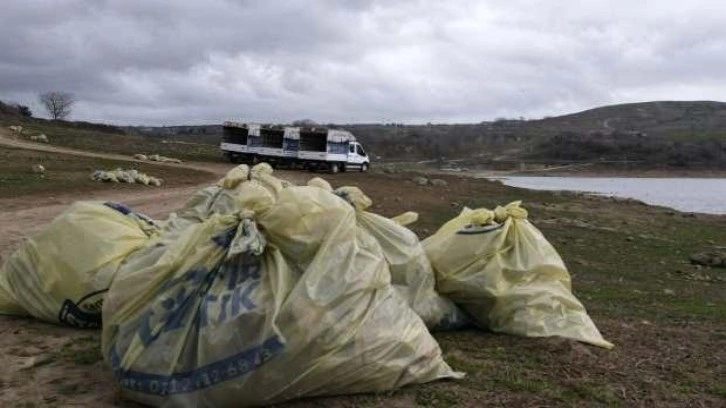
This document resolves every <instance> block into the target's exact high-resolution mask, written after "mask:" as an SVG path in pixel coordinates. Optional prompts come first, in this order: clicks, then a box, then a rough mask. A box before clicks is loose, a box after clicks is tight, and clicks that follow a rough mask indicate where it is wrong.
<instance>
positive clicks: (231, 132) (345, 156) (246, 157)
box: [220, 122, 370, 173]
mask: <svg viewBox="0 0 726 408" xmlns="http://www.w3.org/2000/svg"><path fill="white" fill-rule="evenodd" d="M220 148H221V150H222V153H223V154H224V155H225V156H226V157H227V158H228V159H229V160H230V161H231V162H233V163H259V162H268V163H270V164H271V165H273V166H275V165H282V166H289V167H295V166H301V167H303V168H307V169H310V170H322V169H327V170H329V171H330V172H331V173H337V172H339V171H346V170H352V169H357V170H360V171H368V168H369V166H370V158H369V157H368V154H367V153H366V152H365V150H363V146H361V144H360V143H358V141H356V139H355V136H353V134H352V133H350V132H348V131H346V130H338V129H327V128H321V127H290V126H260V125H255V124H246V123H239V122H225V123H224V126H223V133H222V143H221V145H220Z"/></svg>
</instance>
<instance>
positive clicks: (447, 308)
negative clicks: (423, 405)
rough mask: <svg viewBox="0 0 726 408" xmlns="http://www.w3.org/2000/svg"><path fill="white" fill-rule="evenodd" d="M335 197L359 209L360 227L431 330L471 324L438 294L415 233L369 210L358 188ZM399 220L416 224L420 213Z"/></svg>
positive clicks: (343, 189)
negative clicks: (375, 244)
mask: <svg viewBox="0 0 726 408" xmlns="http://www.w3.org/2000/svg"><path fill="white" fill-rule="evenodd" d="M335 194H337V195H338V196H340V197H342V198H344V199H345V200H346V201H348V202H349V203H350V204H351V205H352V206H353V207H354V208H355V210H356V221H357V223H358V225H359V226H360V227H361V228H363V229H364V230H365V231H367V232H368V233H369V234H371V235H372V236H373V237H374V238H375V239H376V240H377V241H378V243H379V244H380V246H381V248H382V249H383V255H384V257H385V259H386V262H387V263H388V265H389V267H390V271H391V282H392V283H393V284H394V287H395V288H396V290H398V292H399V293H400V294H401V295H402V296H403V297H404V298H405V299H406V300H407V301H408V304H409V305H410V306H411V308H412V309H413V310H414V311H415V312H416V313H417V314H418V315H419V316H420V317H421V319H423V321H424V322H425V323H426V326H427V327H429V328H430V329H432V330H445V329H455V328H460V327H463V326H465V325H467V324H468V323H469V321H468V318H467V317H466V316H465V314H464V313H463V312H462V311H461V310H459V308H458V307H457V306H456V305H455V304H454V303H453V302H452V301H451V300H449V299H447V298H445V297H443V296H441V295H439V294H438V293H436V288H435V286H436V278H435V276H434V271H433V269H432V268H431V263H430V262H429V260H428V258H427V257H426V253H425V252H424V249H423V247H422V246H421V243H420V242H419V239H418V236H416V234H415V233H414V232H413V231H411V230H409V229H408V228H406V227H404V226H403V225H401V224H400V223H399V222H396V221H395V220H393V219H389V218H386V217H383V216H380V215H378V214H374V213H370V212H367V211H365V210H366V209H367V208H368V207H370V206H371V205H372V204H373V202H372V201H371V199H370V198H368V196H366V195H365V194H364V193H363V191H361V190H360V189H359V188H358V187H340V188H338V189H336V190H335ZM399 217H400V218H399V219H401V220H403V221H409V222H412V220H413V221H415V219H416V218H418V214H416V213H413V212H407V213H404V214H402V215H401V216H399Z"/></svg>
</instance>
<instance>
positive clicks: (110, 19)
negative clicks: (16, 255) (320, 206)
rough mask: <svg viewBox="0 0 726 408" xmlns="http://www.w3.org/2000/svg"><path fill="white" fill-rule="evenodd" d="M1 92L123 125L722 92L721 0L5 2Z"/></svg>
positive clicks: (441, 111) (491, 112)
mask: <svg viewBox="0 0 726 408" xmlns="http://www.w3.org/2000/svg"><path fill="white" fill-rule="evenodd" d="M0 8H1V12H0V99H2V100H13V101H18V102H21V103H26V104H30V105H32V106H33V107H34V108H35V110H36V111H39V109H40V108H39V107H38V106H37V104H36V103H35V99H36V95H37V93H38V92H42V91H46V90H63V91H69V92H73V93H75V94H76V95H77V98H78V100H79V102H78V104H77V106H76V110H75V112H74V115H73V116H74V118H76V119H82V120H94V121H104V122H114V123H123V124H174V123H216V122H220V121H222V120H225V119H231V118H236V119H240V120H254V121H290V120H294V119H299V118H313V119H316V120H320V121H326V122H327V121H335V122H365V121H404V122H428V121H433V122H465V121H480V120H486V119H492V118H494V117H498V116H520V115H522V116H527V117H538V116H542V115H551V114H560V113H567V112H571V111H575V110H580V109H586V108H589V107H593V106H597V105H601V104H607V103H619V102H632V101H642V100H652V99H671V100H677V99H699V100H706V99H708V100H724V99H726V85H723V84H724V83H726V82H725V81H724V79H725V78H724V76H726V74H724V73H723V69H722V68H721V67H723V66H724V64H725V63H726V52H725V51H726V24H725V23H726V3H723V2H718V1H698V0H694V1H691V2H689V3H683V2H675V1H665V0H664V1H659V2H633V1H622V0H611V1H604V0H603V1H600V0H590V1H587V2H582V1H574V0H563V1H558V2H544V1H540V2H533V1H526V0H509V1H505V0H492V1H487V2H483V1H476V0H468V1H467V0H462V1H448V2H437V1H423V0H422V1H401V2H384V1H333V0H329V1H285V2H263V1H252V0H250V1H232V0H228V1H225V0H211V1H204V2H202V1H191V0H183V1H182V0H179V1H175V2H165V1H152V0H125V1H110V0H106V1H97V0H5V1H3V2H2V5H0Z"/></svg>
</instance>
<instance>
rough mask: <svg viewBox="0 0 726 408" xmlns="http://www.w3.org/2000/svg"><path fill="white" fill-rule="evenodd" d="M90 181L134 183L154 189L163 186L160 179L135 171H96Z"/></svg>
mask: <svg viewBox="0 0 726 408" xmlns="http://www.w3.org/2000/svg"><path fill="white" fill-rule="evenodd" d="M91 180H93V181H103V182H107V183H129V184H134V183H135V184H143V185H145V186H155V187H159V186H161V185H162V184H163V181H162V180H161V179H159V178H156V177H152V176H149V175H146V174H144V173H141V172H140V171H138V170H135V169H132V170H123V169H116V170H112V171H104V170H96V171H94V172H93V173H92V174H91Z"/></svg>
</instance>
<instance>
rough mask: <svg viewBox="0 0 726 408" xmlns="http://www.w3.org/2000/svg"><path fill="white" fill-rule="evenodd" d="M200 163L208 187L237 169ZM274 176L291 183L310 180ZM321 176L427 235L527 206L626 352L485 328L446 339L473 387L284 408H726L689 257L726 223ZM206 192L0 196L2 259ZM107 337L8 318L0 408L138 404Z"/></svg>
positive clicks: (708, 314)
mask: <svg viewBox="0 0 726 408" xmlns="http://www.w3.org/2000/svg"><path fill="white" fill-rule="evenodd" d="M66 153H67V152H66ZM192 166H197V165H196V164H192ZM200 166H201V167H202V169H203V170H206V171H209V181H210V182H211V181H213V180H214V179H216V178H217V177H219V176H220V175H221V174H223V173H224V172H226V171H227V170H228V169H230V168H231V167H232V165H230V164H223V163H218V164H209V165H207V164H204V165H200ZM277 174H278V175H279V176H281V177H283V178H287V179H290V180H291V181H292V182H294V183H302V182H304V181H306V180H307V179H309V178H310V177H312V176H314V175H312V174H310V173H307V172H290V171H281V172H278V173H277ZM321 176H323V177H324V178H326V179H328V180H329V181H330V182H331V183H332V184H333V185H334V186H340V185H358V186H360V187H361V188H362V189H363V190H364V191H365V192H366V193H368V194H369V195H370V196H371V198H372V199H373V200H374V207H373V208H372V210H373V211H374V212H377V213H381V214H383V215H388V216H391V215H396V214H399V213H401V212H404V211H408V210H415V211H417V212H419V214H420V221H419V222H418V223H416V224H414V227H413V229H414V231H415V232H417V233H418V234H419V236H421V237H425V236H427V235H429V234H431V233H433V232H434V231H435V229H436V228H437V226H439V225H441V224H442V223H443V222H445V221H446V220H448V219H449V218H451V217H453V216H454V215H455V214H456V213H458V212H459V211H460V210H461V208H462V207H463V206H470V207H480V206H485V207H488V208H493V207H494V206H495V205H497V204H506V203H507V202H509V201H512V200H514V199H523V200H524V206H525V207H526V208H528V209H529V210H530V219H531V220H532V221H533V222H534V223H535V225H537V226H538V227H539V228H540V229H541V230H542V231H543V232H544V233H545V235H546V236H547V237H548V239H549V240H550V241H551V242H552V243H553V244H554V245H555V247H556V248H557V249H558V250H559V251H560V253H561V255H562V256H563V259H564V260H565V262H566V263H567V265H568V268H569V270H570V273H571V274H572V276H573V284H574V287H575V293H576V294H577V296H578V297H579V298H580V300H582V302H583V303H584V304H585V306H586V307H587V308H588V311H589V313H590V315H591V317H592V318H593V320H594V321H595V323H596V324H597V325H598V327H599V328H600V329H601V331H602V332H603V334H604V336H605V337H606V338H607V339H608V340H610V341H612V342H613V343H615V345H616V348H615V349H614V350H611V351H606V350H602V349H598V348H594V347H589V346H585V345H582V344H579V343H575V342H571V341H565V340H561V339H524V338H516V337H513V336H505V335H496V334H492V333H486V332H482V331H479V330H465V331H460V332H448V333H437V334H436V335H435V336H436V338H437V340H438V341H439V343H440V344H441V347H442V350H443V351H444V355H445V358H446V360H447V361H448V362H449V363H450V364H451V365H452V366H453V367H454V368H455V369H457V370H461V371H465V372H467V377H466V378H464V379H463V380H461V381H446V382H436V383H431V384H424V385H418V386H411V387H406V388H404V389H402V390H398V391H394V392H389V393H384V394H373V395H372V394H368V395H358V396H344V397H331V398H322V399H309V400H303V401H297V402H291V403H289V404H286V406H293V407H313V406H335V407H354V406H355V407H358V406H376V407H389V406H394V407H408V406H451V407H454V406H472V407H474V406H533V407H534V406H537V407H544V406H628V407H629V406H659V407H669V406H670V407H683V406H693V407H723V406H726V382H724V378H726V302H725V300H726V292H725V291H724V285H725V284H726V270H723V269H715V268H714V269H710V268H701V267H698V266H696V265H691V264H690V263H689V261H688V254H689V253H691V252H692V251H696V250H700V249H703V248H709V247H721V246H724V247H726V217H717V216H706V215H701V214H684V213H678V212H675V211H672V210H670V209H666V208H661V207H651V206H646V205H643V204H641V203H638V202H635V201H630V200H612V199H607V198H594V197H587V196H582V195H577V194H566V193H552V192H535V191H527V190H521V189H515V188H509V187H505V186H503V185H501V184H500V183H496V182H489V181H486V180H475V179H469V178H465V177H461V176H459V175H452V176H440V177H441V178H442V179H444V180H445V181H446V182H447V185H446V186H443V187H433V186H424V187H422V186H417V185H415V184H414V183H413V182H412V181H411V177H412V176H413V175H411V174H401V173H397V174H365V175H364V174H360V173H346V174H339V175H335V176H331V175H321ZM203 185H206V183H201V184H200V185H194V186H182V187H174V188H168V189H163V190H134V191H114V190H98V191H90V192H84V193H82V194H79V193H76V192H72V191H71V192H68V193H66V194H58V195H55V196H54V197H53V199H52V200H51V199H48V198H47V197H45V196H38V197H37V198H38V199H32V198H33V196H25V197H19V198H7V199H0V231H1V232H2V234H0V255H3V256H7V255H8V254H9V253H10V252H11V251H13V250H14V249H15V248H17V247H18V245H19V244H20V242H21V240H22V238H23V237H24V236H28V235H32V234H33V233H34V232H37V231H39V230H40V229H41V228H43V226H44V225H46V224H47V223H48V222H49V221H51V220H52V219H53V217H55V216H56V215H57V214H59V213H60V212H61V211H63V209H64V208H65V207H66V206H67V205H68V204H70V203H71V202H73V201H76V200H80V199H108V200H115V201H120V202H123V203H125V204H127V205H130V206H131V207H133V208H134V209H136V210H138V211H140V212H142V213H145V214H147V215H150V216H152V217H155V218H164V217H166V216H167V215H168V214H169V213H170V212H172V211H174V210H175V209H177V208H178V207H179V206H180V205H181V204H182V203H183V202H184V200H185V199H186V198H187V197H188V196H189V195H190V194H191V193H192V192H194V191H195V190H196V189H197V188H199V187H201V186H203ZM99 338H100V336H99V333H98V332H95V331H79V330H72V329H66V328H62V327H57V326H53V325H48V324H44V323H40V322H37V321H34V320H32V319H25V318H12V317H3V316H0V406H26V407H30V406H53V407H55V406H98V407H107V406H108V407H111V406H120V407H132V406H135V405H133V404H131V403H129V402H125V401H123V400H122V399H121V397H120V393H119V389H118V387H117V385H116V383H115V381H114V379H113V377H112V375H111V373H110V370H109V369H108V368H107V367H106V366H105V364H104V362H103V359H102V356H101V354H100V350H99V348H100V347H99V344H100V342H99Z"/></svg>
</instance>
